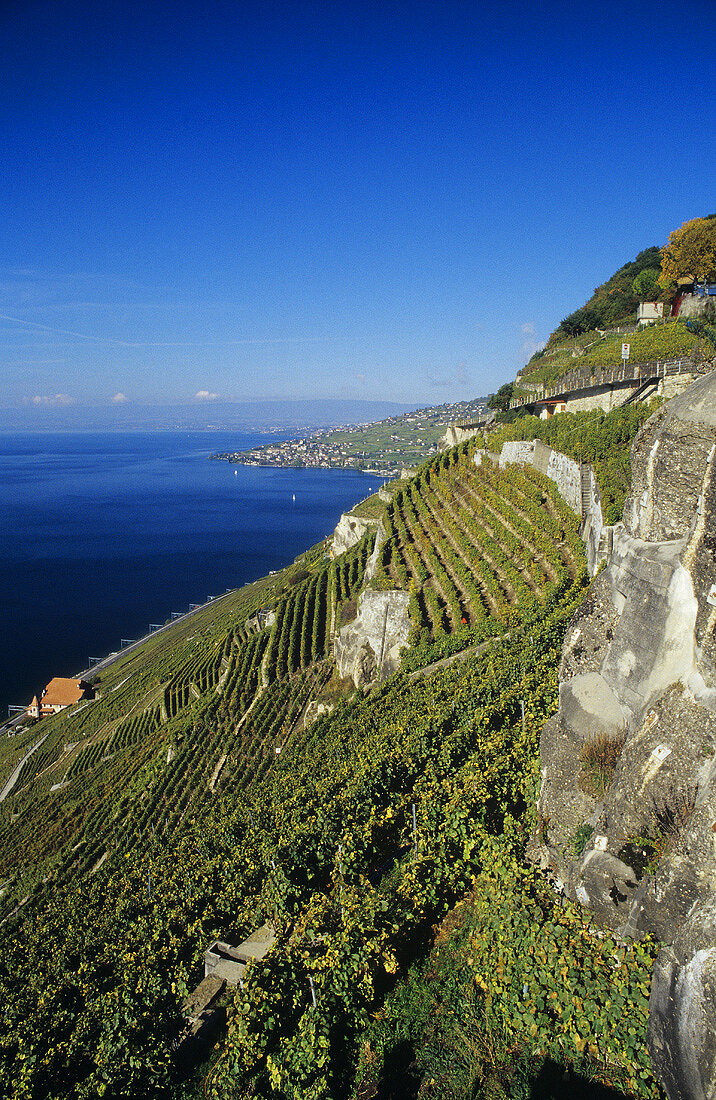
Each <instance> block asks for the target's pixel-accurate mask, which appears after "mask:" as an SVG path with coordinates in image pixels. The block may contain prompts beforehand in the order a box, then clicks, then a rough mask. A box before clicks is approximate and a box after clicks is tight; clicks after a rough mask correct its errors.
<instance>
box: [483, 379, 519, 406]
mask: <svg viewBox="0 0 716 1100" xmlns="http://www.w3.org/2000/svg"><path fill="white" fill-rule="evenodd" d="M513 389H514V385H513V383H512V382H505V384H504V386H500V388H499V390H498V391H497V393H493V394H492V396H491V397H490V399H489V401H488V402H487V407H488V409H499V410H500V412H506V411H507V409H509V407H510V399H511V397H512V390H513Z"/></svg>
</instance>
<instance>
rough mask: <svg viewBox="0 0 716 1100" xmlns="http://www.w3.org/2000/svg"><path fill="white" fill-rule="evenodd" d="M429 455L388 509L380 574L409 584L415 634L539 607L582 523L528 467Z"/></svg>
mask: <svg viewBox="0 0 716 1100" xmlns="http://www.w3.org/2000/svg"><path fill="white" fill-rule="evenodd" d="M472 453H473V452H472V448H471V447H470V446H469V445H468V444H464V445H463V446H462V447H460V448H457V449H456V450H454V451H452V452H448V453H447V454H446V455H444V456H441V457H440V458H438V459H435V460H433V461H432V462H431V463H430V464H429V465H428V466H427V467H425V468H424V469H423V471H422V472H421V473H420V474H419V475H418V476H417V477H416V478H414V479H413V480H412V481H411V482H410V483H409V485H408V486H407V487H406V488H404V489H401V490H399V491H398V492H397V493H396V495H395V496H394V498H393V500H392V502H391V504H390V505H389V506H388V508H387V510H386V518H385V521H384V522H385V526H386V539H385V542H384V543H383V546H382V548H381V552H380V562H379V569H378V572H377V574H376V580H377V583H378V584H379V586H381V587H386V588H388V587H398V588H404V589H408V590H409V591H410V593H411V618H412V622H413V627H414V636H415V638H416V640H417V639H418V638H425V637H430V638H433V639H434V638H436V637H437V636H439V635H441V634H451V633H455V632H456V631H459V630H460V629H461V628H462V627H476V626H477V625H478V624H480V623H482V622H484V620H485V619H498V620H501V621H504V622H506V621H509V618H510V610H511V609H512V608H516V607H519V609H520V611H521V612H523V611H525V610H527V609H532V608H535V607H538V606H543V605H544V604H545V602H546V600H547V599H548V598H549V596H550V595H551V594H552V593H553V592H554V591H556V590H557V588H559V587H560V586H562V585H563V584H564V582H565V580H566V579H567V578H570V577H571V578H574V576H575V575H576V572H577V570H578V563H579V562H580V559H581V555H582V547H581V542H580V540H579V535H578V520H577V518H576V517H575V515H574V513H572V512H571V511H570V510H569V508H568V507H567V506H566V505H565V503H564V501H563V500H562V499H561V497H560V496H559V494H558V493H557V491H556V489H555V486H554V485H553V483H552V482H550V481H549V479H547V478H544V477H542V476H541V475H540V474H538V473H537V472H536V471H535V470H533V469H532V468H529V467H527V468H526V467H516V466H511V467H507V468H505V469H504V470H500V469H499V467H498V466H497V465H496V464H493V463H491V462H489V461H485V462H483V463H482V464H481V465H480V466H476V465H475V464H474V462H472V461H471V457H472Z"/></svg>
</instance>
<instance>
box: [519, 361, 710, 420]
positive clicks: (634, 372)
mask: <svg viewBox="0 0 716 1100" xmlns="http://www.w3.org/2000/svg"><path fill="white" fill-rule="evenodd" d="M695 369H698V368H697V367H696V365H695V364H694V360H693V358H692V357H691V356H683V357H682V358H681V359H656V360H652V361H651V362H649V363H634V364H631V365H630V364H628V363H623V364H622V365H621V366H620V367H589V368H586V369H584V370H581V371H571V372H570V373H569V374H565V375H563V376H562V378H560V379H559V380H558V381H557V382H556V383H555V384H554V385H551V386H547V385H544V384H543V385H542V386H540V387H539V388H537V387H535V390H534V393H533V394H532V395H530V396H526V395H524V396H521V397H514V398H513V399H512V400H511V401H510V408H511V409H519V408H522V406H523V405H533V404H534V403H535V401H542V400H544V399H545V398H551V397H563V396H564V395H565V394H569V393H575V392H577V391H580V390H594V389H598V388H599V387H600V386H611V385H614V384H617V383H619V382H639V381H641V382H647V381H650V380H651V379H654V380H655V381H656V380H657V379H659V378H669V377H671V376H672V375H676V374H686V373H688V374H691V373H692V372H693V371H694V370H695Z"/></svg>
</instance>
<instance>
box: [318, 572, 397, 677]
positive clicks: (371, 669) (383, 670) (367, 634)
mask: <svg viewBox="0 0 716 1100" xmlns="http://www.w3.org/2000/svg"><path fill="white" fill-rule="evenodd" d="M409 602H410V596H409V594H408V593H407V592H400V591H397V590H395V591H390V592H374V591H372V590H371V589H365V590H364V591H363V592H362V593H361V595H360V598H359V600H358V614H357V616H356V618H355V620H354V621H353V622H352V623H349V624H348V626H344V627H343V628H342V630H340V631H339V633H338V637H337V638H336V642H335V658H336V664H337V666H338V672H339V674H340V675H341V676H342V677H349V676H350V678H351V679H352V680H353V683H354V684H355V686H356V687H361V686H362V685H363V684H370V683H373V682H374V681H376V680H381V679H383V678H384V677H385V676H388V675H390V673H391V672H395V671H396V669H398V668H399V666H400V655H401V653H402V651H403V649H405V648H406V647H407V645H408V637H409V634H410V618H409V616H408V604H409Z"/></svg>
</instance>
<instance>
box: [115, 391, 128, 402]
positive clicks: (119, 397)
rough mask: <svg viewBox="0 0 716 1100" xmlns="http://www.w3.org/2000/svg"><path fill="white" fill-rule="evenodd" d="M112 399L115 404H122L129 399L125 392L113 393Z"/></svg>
mask: <svg viewBox="0 0 716 1100" xmlns="http://www.w3.org/2000/svg"><path fill="white" fill-rule="evenodd" d="M112 401H113V402H114V404H115V405H124V403H125V402H126V401H129V398H128V397H127V395H126V394H125V393H115V395H114V396H113V398H112Z"/></svg>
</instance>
